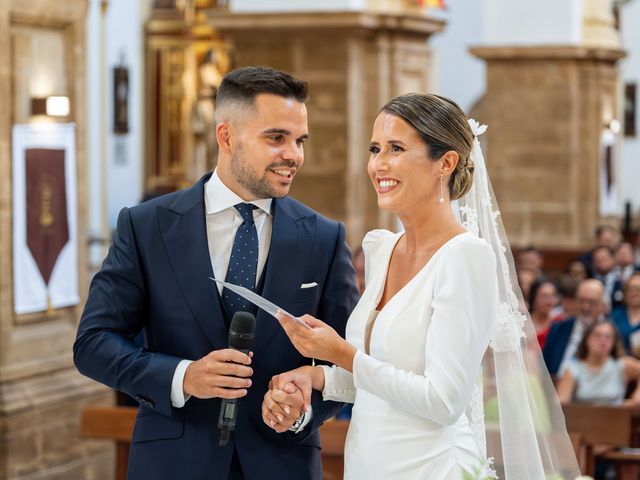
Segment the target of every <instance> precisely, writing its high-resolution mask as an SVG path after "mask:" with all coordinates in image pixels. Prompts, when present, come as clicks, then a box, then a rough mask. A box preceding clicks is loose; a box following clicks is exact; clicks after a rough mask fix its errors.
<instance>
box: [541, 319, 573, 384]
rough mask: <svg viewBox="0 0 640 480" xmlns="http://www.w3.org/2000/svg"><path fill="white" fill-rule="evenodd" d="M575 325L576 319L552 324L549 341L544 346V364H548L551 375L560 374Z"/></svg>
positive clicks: (548, 336)
mask: <svg viewBox="0 0 640 480" xmlns="http://www.w3.org/2000/svg"><path fill="white" fill-rule="evenodd" d="M575 323H576V319H575V317H570V318H567V319H566V320H562V321H560V322H556V323H554V324H552V325H551V328H550V329H549V335H547V341H546V342H545V344H544V349H543V350H542V355H543V357H544V363H546V364H547V369H548V370H549V373H550V374H551V375H554V376H555V375H557V374H558V370H559V369H560V364H561V363H562V359H563V357H564V352H565V350H566V349H567V345H568V344H569V339H570V338H571V332H572V330H573V325H574V324H575Z"/></svg>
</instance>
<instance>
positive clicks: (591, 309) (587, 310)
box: [542, 279, 605, 376]
mask: <svg viewBox="0 0 640 480" xmlns="http://www.w3.org/2000/svg"><path fill="white" fill-rule="evenodd" d="M576 300H577V303H578V314H577V315H576V316H575V317H570V318H567V319H566V320H562V321H560V322H556V323H554V324H552V325H551V328H550V329H549V333H548V335H547V341H546V342H545V345H544V348H543V349H542V355H543V357H544V362H545V363H546V365H547V369H549V373H550V374H551V375H554V376H555V375H559V374H560V375H561V374H562V373H563V370H564V368H565V365H566V363H567V362H568V361H569V360H570V359H571V358H573V356H574V355H575V353H576V349H577V348H578V344H579V343H580V339H582V335H583V334H584V331H585V329H586V328H587V327H588V326H589V325H591V323H593V321H594V320H597V319H602V318H604V311H605V304H604V287H603V285H602V283H601V282H599V281H598V280H594V279H587V280H584V281H583V282H582V283H580V285H578V293H577V295H576Z"/></svg>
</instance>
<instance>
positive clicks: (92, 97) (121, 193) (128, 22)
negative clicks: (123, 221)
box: [87, 0, 151, 264]
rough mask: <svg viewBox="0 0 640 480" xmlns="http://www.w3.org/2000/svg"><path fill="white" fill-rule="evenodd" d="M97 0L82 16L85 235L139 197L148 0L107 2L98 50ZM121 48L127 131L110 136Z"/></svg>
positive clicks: (96, 256)
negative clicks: (85, 81)
mask: <svg viewBox="0 0 640 480" xmlns="http://www.w3.org/2000/svg"><path fill="white" fill-rule="evenodd" d="M100 3H101V2H100V0H89V15H88V18H87V76H88V87H87V97H88V98H87V105H88V112H87V114H88V115H87V116H88V132H87V137H88V138H87V141H88V156H89V168H88V176H89V178H88V181H89V225H88V228H89V234H90V235H94V236H103V237H104V236H105V235H107V236H108V235H109V234H110V230H111V229H113V228H114V227H115V224H116V219H117V215H118V212H119V211H120V209H121V208H122V207H125V206H132V205H136V204H137V203H138V202H139V201H140V198H141V197H142V184H143V177H142V175H143V168H144V159H143V134H144V124H143V120H144V118H143V114H144V111H143V101H144V98H143V90H142V87H143V80H144V78H143V75H144V30H143V29H144V23H145V21H146V19H147V17H148V13H149V9H150V4H151V0H134V1H131V0H111V1H110V2H109V3H108V8H107V12H106V16H105V17H104V25H103V27H104V33H103V35H104V51H103V52H101V47H100V45H101V43H100V42H101V22H102V15H101V13H100ZM122 52H124V58H125V65H126V67H127V68H128V70H129V105H128V106H129V133H127V134H122V135H115V134H113V70H112V69H113V67H114V66H116V65H118V64H119V63H120V59H121V55H122ZM103 61H104V64H102V62H103ZM101 78H102V80H103V86H102V88H103V90H102V89H101V83H100V80H101ZM103 112H104V116H102V113H103ZM103 136H104V137H103ZM103 146H104V148H103ZM103 162H104V163H105V165H103ZM103 254H104V251H102V250H101V248H100V247H99V246H95V247H94V248H92V249H91V251H90V261H91V262H92V263H94V264H95V263H96V262H99V261H100V256H101V255H103Z"/></svg>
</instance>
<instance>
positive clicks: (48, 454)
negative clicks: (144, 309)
mask: <svg viewBox="0 0 640 480" xmlns="http://www.w3.org/2000/svg"><path fill="white" fill-rule="evenodd" d="M85 15H86V1H85V0H4V1H2V2H0V96H1V98H2V99H3V107H2V109H0V479H1V480H20V479H27V478H28V479H35V478H38V479H60V480H62V479H80V478H92V479H104V480H107V479H109V480H110V479H111V478H113V448H112V446H111V444H110V443H109V442H97V441H91V440H85V439H81V438H80V437H79V422H80V415H81V411H82V409H83V407H84V406H86V405H89V404H94V405H95V404H108V403H110V402H111V401H112V393H111V392H110V391H108V389H106V388H105V387H102V386H100V385H98V384H96V383H94V382H93V381H91V380H88V379H86V378H84V377H82V376H81V375H80V374H79V373H77V371H76V369H75V367H74V366H73V361H72V353H71V346H72V343H73V339H74V338H75V330H76V325H77V320H78V317H79V314H80V311H81V307H82V305H81V304H80V305H77V306H73V307H67V308H59V309H54V310H53V311H51V312H49V313H46V312H38V313H31V314H23V315H17V314H16V313H15V311H14V305H13V272H14V269H16V268H21V266H20V265H13V264H12V249H13V246H12V238H13V237H12V233H13V231H12V228H13V222H12V216H13V212H12V183H11V178H12V175H11V172H12V167H11V157H12V147H11V128H12V125H13V124H16V123H28V122H30V121H32V118H31V112H30V111H29V108H28V107H25V106H26V105H29V104H30V103H29V100H30V98H29V97H32V96H34V94H36V93H38V92H36V91H35V90H32V89H36V88H38V89H47V88H49V87H50V86H51V85H55V87H52V88H56V89H57V90H56V91H55V92H54V91H50V92H46V94H49V95H50V94H54V93H55V94H58V95H66V96H68V97H69V98H70V104H71V112H70V115H69V118H67V119H66V120H65V121H70V122H75V123H76V159H77V164H76V166H77V175H78V188H77V191H78V205H79V207H78V211H77V212H72V214H77V218H78V245H79V251H78V269H79V279H80V282H79V283H80V296H81V299H82V301H83V300H84V298H86V290H87V283H88V282H87V273H86V270H85V265H86V259H87V255H86V233H85V232H86V210H85V209H86V201H85V200H86V196H87V191H86V187H85V185H86V182H85V180H84V179H85V175H86V153H85V151H86V145H85V144H86V142H85V137H84V136H85V131H86V130H85V123H86V120H85V68H84V64H85V58H84V54H85V48H84V45H85ZM42 50H45V51H44V52H43V51H42ZM52 52H53V55H52ZM35 71H37V72H38V73H40V75H39V76H38V80H39V82H36V81H34V79H35V77H36V75H34V74H33V72H35ZM43 82H45V83H44V84H43ZM46 82H50V84H49V86H47V84H46ZM40 93H42V91H41V92H40ZM49 121H52V120H51V119H49Z"/></svg>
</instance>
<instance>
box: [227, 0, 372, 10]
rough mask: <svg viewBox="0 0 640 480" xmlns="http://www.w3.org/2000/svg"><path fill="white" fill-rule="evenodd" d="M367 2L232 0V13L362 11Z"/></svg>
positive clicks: (230, 3) (334, 0) (355, 0)
mask: <svg viewBox="0 0 640 480" xmlns="http://www.w3.org/2000/svg"><path fill="white" fill-rule="evenodd" d="M366 3H367V2H366V0H321V1H319V0H296V1H295V2H292V1H291V0H268V1H266V0H230V1H229V9H230V10H231V11H232V12H320V11H341V10H342V11H344V10H362V9H364V8H365V6H366Z"/></svg>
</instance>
